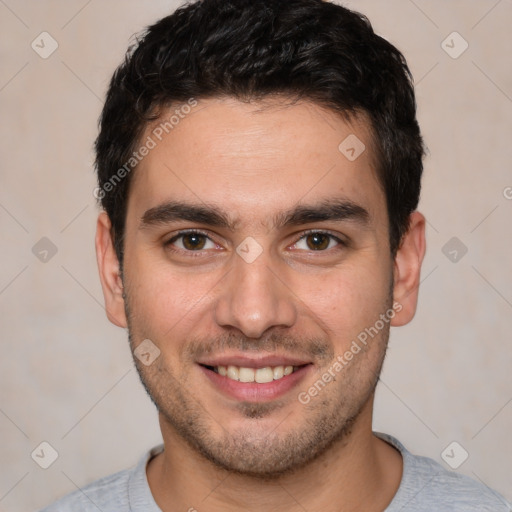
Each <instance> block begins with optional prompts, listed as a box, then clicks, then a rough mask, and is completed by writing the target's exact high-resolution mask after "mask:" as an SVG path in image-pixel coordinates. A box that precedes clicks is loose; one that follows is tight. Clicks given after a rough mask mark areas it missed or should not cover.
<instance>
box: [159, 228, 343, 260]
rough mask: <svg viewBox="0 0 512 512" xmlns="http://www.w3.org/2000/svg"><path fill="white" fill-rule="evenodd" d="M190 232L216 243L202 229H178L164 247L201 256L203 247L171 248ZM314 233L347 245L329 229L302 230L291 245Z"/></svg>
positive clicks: (339, 244) (341, 244)
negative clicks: (193, 249) (191, 248)
mask: <svg viewBox="0 0 512 512" xmlns="http://www.w3.org/2000/svg"><path fill="white" fill-rule="evenodd" d="M190 234H197V235H202V236H205V237H206V238H208V239H209V240H210V241H212V242H213V243H216V242H215V241H214V240H212V239H211V237H210V236H209V235H208V233H206V232H204V231H201V230H199V229H186V230H182V231H178V233H176V234H175V235H174V236H173V237H172V238H171V239H169V240H167V241H166V242H165V243H164V247H165V248H171V249H170V250H171V251H173V252H180V253H187V255H190V256H193V257H201V253H202V252H203V251H204V250H203V249H199V250H197V251H192V250H185V249H174V248H172V244H173V243H174V242H175V241H176V240H179V239H180V238H181V237H183V236H185V235H190ZM315 234H320V235H327V236H328V237H330V238H331V239H332V240H335V241H336V242H337V243H338V246H341V247H347V245H348V244H347V242H345V241H343V240H341V239H340V238H339V237H337V236H335V235H333V234H332V233H330V232H329V231H322V230H318V229H308V230H306V231H303V232H302V233H301V234H300V236H299V238H298V240H297V241H296V242H295V243H294V244H293V245H295V244H297V243H298V242H299V241H300V240H302V239H303V238H305V237H306V236H308V235H315ZM338 246H335V247H331V249H324V250H320V251H314V250H311V251H310V252H319V253H322V252H327V251H330V250H332V249H335V248H336V247H338Z"/></svg>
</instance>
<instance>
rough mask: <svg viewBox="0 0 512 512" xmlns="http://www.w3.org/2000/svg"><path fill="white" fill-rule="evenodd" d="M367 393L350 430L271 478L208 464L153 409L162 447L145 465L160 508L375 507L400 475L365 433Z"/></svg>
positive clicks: (384, 446) (166, 511)
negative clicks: (288, 472) (305, 461)
mask: <svg viewBox="0 0 512 512" xmlns="http://www.w3.org/2000/svg"><path fill="white" fill-rule="evenodd" d="M372 409H373V396H372V397H371V399H370V400H369V401H368V402H367V404H366V405H365V406H364V409H363V410H362V412H361V414H360V415H359V417H358V418H357V420H356V422H355V423H354V425H353V428H352V430H351V433H350V434H349V435H348V436H347V437H345V438H344V439H342V440H341V441H340V442H338V443H336V444H335V445H334V446H332V447H331V448H330V449H329V450H328V451H327V453H325V454H323V455H322V456H321V457H319V458H318V459H316V460H315V461H314V462H312V463H311V464H309V465H308V466H306V467H305V468H303V469H301V470H299V471H297V472H295V473H293V474H291V475H285V476H282V477H279V478H276V479H275V480H272V481H270V482H267V481H260V480H256V479H253V478H248V477H244V476H240V475H238V474H232V473H229V472H228V471H225V470H222V469H219V468H217V467H215V466H214V465H213V464H212V463H210V462H209V461H208V460H206V459H204V458H203V457H202V456H201V455H200V454H198V453H197V452H196V451H195V450H193V449H192V448H190V447H189V446H188V444H186V443H185V442H184V441H183V440H182V439H181V438H180V437H179V435H178V434H177V433H176V432H175V431H174V430H173V429H172V428H171V427H170V426H169V425H168V423H167V422H166V421H165V419H163V418H162V416H161V415H160V418H159V419H160V427H161V430H162V435H163V439H164V447H165V450H164V452H162V453H160V454H159V455H157V456H156V457H154V458H153V459H152V460H151V461H150V462H149V463H148V466H147V468H146V472H147V478H148V482H149V486H150V489H151V492H152V494H153V497H154V499H155V501H156V503H157V504H158V506H159V507H160V508H161V509H162V511H163V512H178V511H188V510H190V511H191V512H193V511H194V510H196V511H197V512H203V511H208V512H235V511H236V512H239V511H240V510H246V511H249V512H267V511H268V510H273V511H275V512H296V511H297V512H303V511H304V510H308V511H309V512H317V511H318V512H319V511H322V512H337V511H339V510H343V511H344V512H352V511H356V510H365V511H366V512H382V511H383V510H384V509H385V508H386V507H387V506H388V505H389V503H390V502H391V500H392V499H393V496H394V495H395V494H396V492H397V490H398V487H399V486H400V480H401V478H402V467H403V462H402V457H401V455H400V453H399V452H398V451H397V450H396V449H395V448H394V447H392V446H391V445H389V444H388V443H386V442H385V441H382V440H381V439H378V438H377V437H376V436H374V435H373V433H372V428H371V426H372Z"/></svg>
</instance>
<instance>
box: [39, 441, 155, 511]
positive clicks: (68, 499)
mask: <svg viewBox="0 0 512 512" xmlns="http://www.w3.org/2000/svg"><path fill="white" fill-rule="evenodd" d="M162 449H163V445H159V446H156V447H154V448H152V449H151V450H149V451H147V452H146V453H145V454H144V455H143V456H142V457H141V458H140V459H139V462H138V463H137V464H136V465H135V466H134V467H132V468H130V469H124V470H122V471H119V472H117V473H114V474H112V475H109V476H106V477H103V478H100V479H98V480H95V481H94V482H92V483H90V484H88V485H86V486H84V487H81V488H79V489H77V490H76V491H74V492H72V493H70V494H68V495H66V496H64V497H63V498H61V499H59V500H58V501H56V502H54V503H52V504H51V505H49V506H48V507H46V508H44V509H42V510H40V512H98V510H101V511H102V512H139V511H144V512H152V511H157V510H160V509H159V508H158V507H157V505H156V503H155V501H154V500H153V496H152V494H151V490H150V488H149V485H148V482H147V477H146V465H147V463H148V461H149V460H150V459H151V457H153V456H154V455H156V454H157V453H159V452H160V451H161V450H162Z"/></svg>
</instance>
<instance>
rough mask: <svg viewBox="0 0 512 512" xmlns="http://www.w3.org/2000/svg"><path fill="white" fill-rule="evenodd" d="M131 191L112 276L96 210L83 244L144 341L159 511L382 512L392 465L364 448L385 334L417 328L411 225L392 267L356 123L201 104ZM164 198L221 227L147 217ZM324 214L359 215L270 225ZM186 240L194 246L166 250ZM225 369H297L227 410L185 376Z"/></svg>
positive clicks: (420, 241) (383, 446)
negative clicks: (413, 324)
mask: <svg viewBox="0 0 512 512" xmlns="http://www.w3.org/2000/svg"><path fill="white" fill-rule="evenodd" d="M150 130H151V127H148V132H147V133H146V135H145V136H147V135H148V134H150V133H151V131H150ZM351 134H355V135H356V136H357V137H358V138H359V139H360V140H361V141H363V142H364V144H365V146H366V150H365V151H364V152H363V153H362V154H361V155H360V156H359V157H358V158H357V159H356V160H354V161H349V160H348V159H347V158H346V157H345V156H344V155H343V154H342V153H341V152H340V151H339V150H338V146H339V144H340V143H341V142H342V141H343V140H344V139H345V138H346V137H347V136H349V135H351ZM133 178H134V180H133V182H132V184H131V188H130V196H129V202H128V210H127V218H126V233H125V257H124V262H123V279H121V277H120V271H119V270H120V269H119V262H118V261H117V258H116V255H115V251H114V249H113V244H112V239H111V236H110V222H109V219H108V217H107V216H106V214H105V213H102V214H100V216H99V219H98V226H97V237H96V248H97V254H98V264H99V269H100V276H101V281H102V286H103V291H104V296H105V303H106V310H107V314H108V316H109V319H110V320H111V321H112V322H114V323H115V324H116V325H119V326H121V327H127V326H128V327H129V332H130V345H131V348H132V350H134V349H135V348H136V347H137V346H138V345H139V344H140V343H141V342H142V341H143V340H145V339H149V340H151V342H152V343H153V344H154V345H155V346H156V347H158V349H159V350H160V355H159V357H157V358H156V360H155V361H154V362H153V363H152V364H150V365H149V366H146V365H144V364H142V363H141V361H139V359H138V358H134V360H135V363H136V365H137V368H138V371H139V374H140V377H141V381H142V383H143V385H144V386H145V388H146V390H147V391H148V393H149V395H150V396H151V398H152V400H153V401H154V403H155V404H156V406H157V408H158V411H159V420H160V426H161V430H162V435H163V440H164V445H165V451H164V452H163V453H162V454H161V455H159V456H157V457H155V458H154V459H153V460H152V461H150V463H149V464H148V468H147V475H148V481H149V484H150V487H151V490H152V492H153V495H154V497H155V500H156V502H157V503H158V505H159V506H160V508H162V510H164V511H174V510H176V511H178V510H188V509H189V508H191V507H195V508H196V509H197V510H198V511H201V510H208V511H212V512H213V511H217V510H219V511H220V510H222V511H231V510H233V511H234V510H250V511H255V512H256V511H263V510H265V511H266V510H268V509H269V507H270V509H272V510H283V511H285V510H286V511H295V510H304V509H306V510H308V511H320V510H322V511H324V512H325V511H335V510H336V511H337V510H344V511H350V510H367V511H374V510H375V511H379V510H383V509H384V508H385V507H386V506H387V505H388V504H389V502H390V501H391V499H392V497H393V495H394V494H395V492H396V490H397V489H398V486H399V483H400V478H401V472H402V461H401V457H400V455H399V453H398V452H397V451H396V450H395V449H394V448H392V447H391V446H389V445H388V444H387V443H385V442H383V441H381V440H379V439H377V438H376V437H375V436H374V435H373V434H372V429H371V426H372V407H373V397H374V389H375V385H376V383H377V379H378V375H379V373H380V370H381V367H382V363H383V360H384V356H385V351H386V346H387V342H388V336H389V326H390V325H395V326H398V325H403V324H406V323H408V322H409V321H410V320H411V319H412V317H413V316H414V312H415V309H416V301H417V289H418V284H419V276H420V268H421V262H422V260H423V255H424V252H425V236H424V231H425V220H424V218H423V216H422V215H421V214H420V213H418V212H414V213H413V214H412V215H411V219H410V221H411V222H410V228H409V231H408V232H407V234H406V235H405V237H404V239H403V242H402V245H401V247H400V249H399V251H398V253H397V255H396V257H395V258H394V259H393V257H392V255H391V252H390V249H389V230H388V216H387V210H386V203H385V196H384V193H383V190H382V188H381V186H380V184H379V182H378V180H377V176H376V171H375V159H374V153H373V150H372V139H371V134H370V131H369V129H368V124H367V122H366V121H365V119H364V117H363V116H361V117H359V118H357V119H352V120H351V121H350V122H347V120H344V119H343V118H342V117H341V116H339V115H338V114H336V113H333V112H331V111H328V110H325V109H323V108H321V107H319V106H317V105H315V104H312V103H307V102H303V103H297V104H293V105H291V104H290V105H286V106H284V107H283V101H282V99H277V98H275V99H267V100H265V101H264V102H263V101H258V102H252V103H241V102H239V101H237V100H235V99H231V98H222V99H220V98H215V99H208V100H201V101H199V102H198V106H197V107H196V108H195V109H194V110H193V112H192V113H191V114H189V115H188V116H186V117H185V118H184V119H183V120H181V121H180V123H179V124H178V125H177V126H175V127H174V129H173V130H172V131H171V132H170V133H169V134H168V135H167V136H166V137H165V138H163V140H162V141H161V142H159V143H158V144H157V146H156V147H155V148H154V149H152V150H151V151H150V152H149V154H148V155H147V156H146V157H145V158H144V159H143V161H142V162H141V163H140V164H139V166H138V168H137V170H136V172H135V175H134V176H133ZM172 200H174V201H176V200H179V201H182V202H186V203H190V204H194V205H200V206H203V207H205V206H208V207H210V206H215V207H217V208H218V209H220V210H222V211H223V212H224V213H225V215H226V216H227V217H229V220H231V221H233V229H230V228H228V227H225V226H224V227H223V226H212V225H209V224H207V223H205V222H197V221H190V220H175V221H173V222H168V221H164V219H163V216H162V215H161V214H160V215H151V213H149V214H148V212H153V213H154V212H155V207H158V206H159V205H162V204H165V203H167V202H169V201H172ZM328 200H343V201H349V202H350V204H351V205H358V206H359V207H361V208H362V209H364V210H366V212H367V217H366V218H364V219H363V218H360V217H357V216H355V217H354V216H352V217H350V218H346V219H343V220H322V221H319V220H315V221H313V222H308V223H304V222H303V223H300V224H297V225H288V226H281V225H275V223H274V220H275V219H276V218H277V215H278V214H280V213H282V212H284V211H288V210H291V209H293V208H295V207H296V206H297V205H318V204H319V203H321V202H322V201H328ZM160 213H161V212H160ZM155 219H158V222H157V221H155ZM183 229H197V230H199V231H200V232H201V233H202V235H196V237H195V238H194V237H193V236H192V238H191V237H190V235H189V237H188V238H187V237H181V238H177V239H176V238H175V237H176V236H178V235H177V233H178V231H180V230H183ZM308 229H314V230H315V231H321V232H322V233H325V232H327V233H328V234H330V235H333V236H334V237H337V238H338V239H339V240H341V241H342V242H343V243H340V242H338V241H337V240H336V239H335V238H329V237H327V238H326V237H325V235H324V236H323V237H322V236H320V237H318V235H317V237H316V238H315V236H314V235H311V234H309V235H308V234H305V233H304V231H305V230H308ZM247 237H251V244H252V245H251V247H252V249H251V251H255V250H256V249H254V248H255V247H256V248H258V251H260V250H261V254H258V255H257V257H256V258H255V259H254V261H252V262H250V263H249V262H248V261H246V259H244V258H243V257H241V255H240V254H241V253H239V252H237V248H240V247H247V246H244V244H243V243H244V242H246V241H247V240H246V239H247ZM254 241H255V242H257V244H255V242H254ZM187 249H188V251H187ZM252 254H255V253H254V252H253V253H252ZM393 304H395V309H394V310H393V318H392V319H391V321H389V322H383V323H384V326H383V327H382V328H380V329H378V333H377V334H376V335H374V337H372V338H369V342H368V343H367V344H366V345H364V346H362V350H361V351H360V352H359V353H357V354H356V355H354V356H353V358H352V359H351V360H350V361H349V362H348V364H346V365H345V366H343V368H342V369H341V370H339V371H333V362H334V361H335V360H336V357H337V356H339V355H342V354H344V353H345V352H346V351H347V350H349V349H350V347H351V343H352V342H353V340H356V339H357V336H358V335H359V334H360V333H361V332H363V331H364V330H365V329H366V328H369V327H371V326H375V325H376V322H377V321H378V320H379V318H381V317H380V315H382V314H384V313H385V312H386V311H390V310H391V309H392V308H393ZM379 325H380V324H379ZM239 355H242V356H245V357H250V358H253V359H256V358H259V357H263V356H266V355H272V356H277V357H293V358H296V359H298V360H300V361H301V362H304V363H306V362H307V363H308V366H307V367H306V369H305V370H304V371H303V373H302V374H301V377H300V379H299V380H298V381H297V383H296V384H295V385H294V386H292V388H291V389H289V390H287V391H286V392H285V393H281V394H280V395H279V396H276V397H275V398H270V399H262V398H261V396H258V397H256V398H254V399H243V400H241V399H236V398H233V397H232V396H229V395H227V394H226V393H224V392H223V391H222V390H220V389H219V388H218V387H217V386H216V385H215V384H214V383H212V381H211V379H210V378H208V377H207V376H206V373H205V372H207V371H208V370H206V371H205V369H204V368H203V367H201V366H200V365H199V364H198V362H199V361H201V362H204V361H205V360H206V359H208V358H214V357H220V356H226V357H234V356H239ZM262 366H265V365H262ZM329 369H331V374H332V373H333V374H334V379H331V380H330V381H329V382H328V383H327V384H326V385H325V386H324V387H322V388H321V389H320V390H319V392H318V393H317V395H316V396H313V397H312V398H311V400H310V401H309V402H308V403H307V404H304V403H301V401H299V400H298V394H299V393H300V392H306V391H308V389H310V388H311V386H313V385H314V383H315V382H316V381H318V379H321V378H322V375H323V374H325V373H326V372H328V370H329ZM191 475H194V478H191Z"/></svg>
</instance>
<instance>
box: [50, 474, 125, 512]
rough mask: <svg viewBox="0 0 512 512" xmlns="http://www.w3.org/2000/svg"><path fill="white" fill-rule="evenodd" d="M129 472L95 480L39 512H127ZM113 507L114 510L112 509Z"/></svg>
mask: <svg viewBox="0 0 512 512" xmlns="http://www.w3.org/2000/svg"><path fill="white" fill-rule="evenodd" d="M130 473H131V470H129V469H125V470H123V471H119V472H118V473H114V474H113V475H109V476H106V477H103V478H100V479H99V480H96V481H94V482H92V483H90V484H88V485H86V486H85V487H82V488H81V489H77V490H76V491H74V492H72V493H70V494H68V495H66V496H64V497H62V498H61V499H59V500H58V501H56V502H55V503H52V504H51V505H49V506H48V507H46V508H44V509H43V510H41V511H40V512H68V511H73V512H89V511H95V512H96V511H97V510H98V509H99V510H101V511H103V512H109V511H114V509H115V510H116V512H121V511H123V510H125V509H126V510H127V511H128V510H129V503H128V481H129V478H130ZM114 507H115V508H114Z"/></svg>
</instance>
